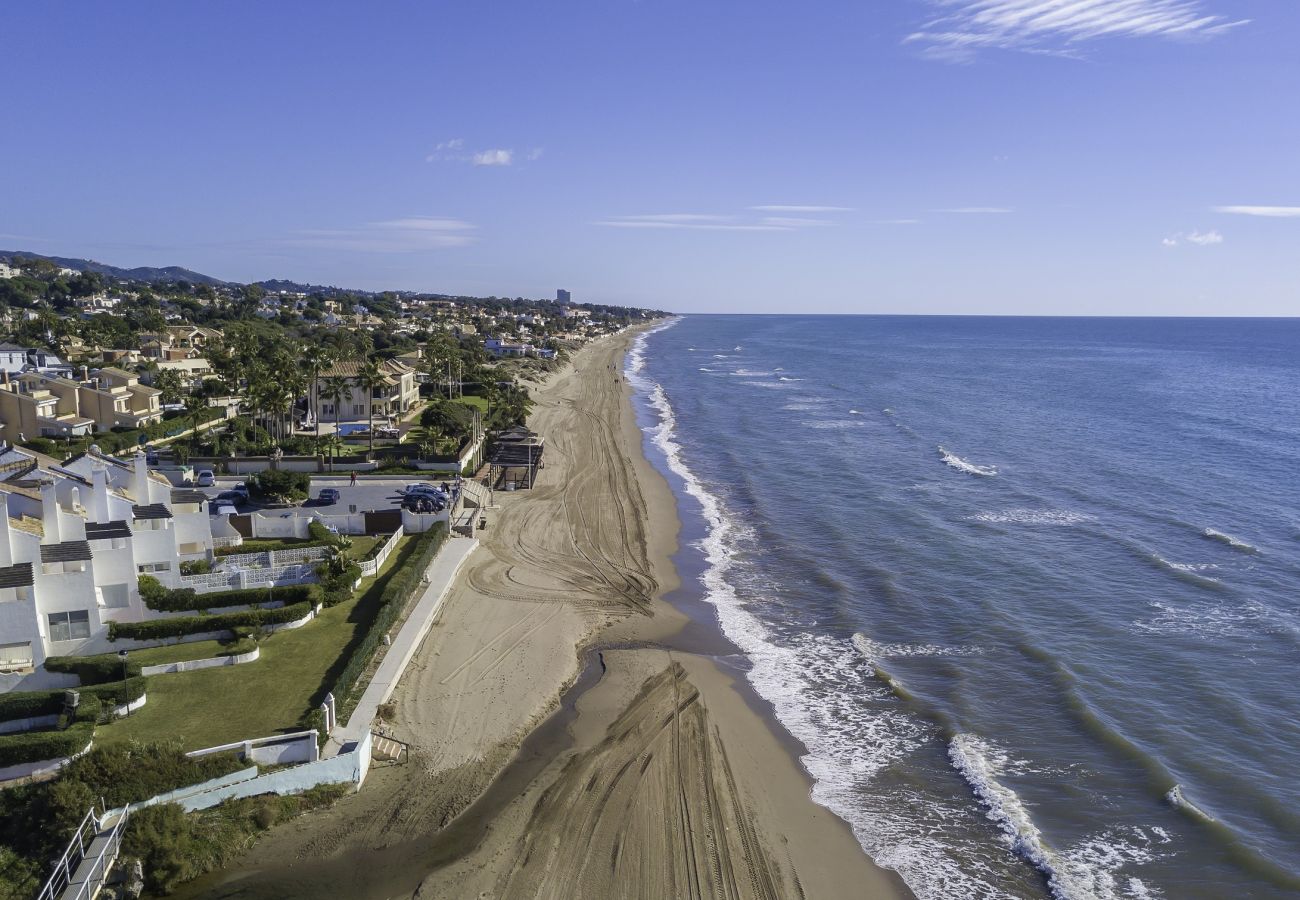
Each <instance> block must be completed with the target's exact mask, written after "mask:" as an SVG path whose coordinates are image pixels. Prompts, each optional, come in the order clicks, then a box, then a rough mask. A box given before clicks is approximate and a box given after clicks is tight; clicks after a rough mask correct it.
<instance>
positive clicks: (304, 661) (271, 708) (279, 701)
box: [95, 537, 415, 749]
mask: <svg viewBox="0 0 1300 900" xmlns="http://www.w3.org/2000/svg"><path fill="white" fill-rule="evenodd" d="M414 543H415V538H413V537H403V538H402V539H401V543H399V545H398V547H397V549H396V550H395V551H394V553H393V555H392V556H390V557H389V558H388V560H387V562H385V564H384V566H383V568H382V569H381V570H380V573H379V575H378V576H377V577H374V578H368V579H365V580H364V581H362V584H361V587H360V589H359V590H358V591H357V592H356V593H355V594H353V595H351V596H349V597H348V598H347V599H345V600H343V601H342V602H339V603H337V604H336V605H334V606H332V607H329V608H327V609H325V610H323V611H322V612H321V614H320V615H319V616H317V617H316V619H315V620H313V621H312V622H311V623H310V624H308V625H307V626H305V627H303V628H296V629H293V630H292V631H283V632H279V633H277V634H272V635H269V636H267V637H265V638H262V639H261V640H260V641H259V645H260V647H261V650H262V653H261V658H260V659H259V660H258V661H257V662H255V663H250V664H249V665H246V666H230V667H227V668H219V669H201V670H198V671H194V672H178V673H176V674H174V675H165V676H159V677H155V678H151V679H150V680H149V702H148V704H146V705H145V706H144V707H143V708H142V709H140V710H138V711H137V712H134V713H132V714H131V716H130V717H128V718H123V719H118V720H116V721H114V722H111V723H109V724H107V725H101V726H100V727H99V729H98V730H97V732H96V734H95V743H96V746H100V745H115V744H121V743H124V742H126V741H129V740H131V739H133V738H140V739H148V738H150V737H153V736H157V735H169V736H175V737H176V738H177V739H178V740H180V741H181V742H182V744H183V746H184V747H185V748H186V749H198V748H200V747H211V746H214V745H217V744H223V743H228V742H230V741H237V740H242V739H244V738H250V737H259V736H261V735H267V734H274V733H275V732H277V731H292V730H296V729H298V728H302V727H305V726H307V725H308V724H309V723H310V722H311V721H312V720H311V718H310V714H311V713H312V711H314V710H315V709H316V707H317V706H319V705H320V703H321V701H322V700H324V698H325V695H326V694H327V693H328V692H329V691H330V690H331V689H332V688H333V687H334V685H335V683H336V681H337V680H338V673H339V672H340V671H341V670H342V668H343V666H344V664H345V663H346V662H347V660H349V659H351V658H352V655H353V652H354V650H355V649H356V647H357V646H358V645H359V644H360V642H361V641H362V640H363V638H364V637H365V636H366V635H367V634H368V633H369V632H370V629H371V625H372V624H373V622H374V621H375V618H376V615H377V613H378V611H379V608H380V598H381V596H382V595H383V593H384V590H385V588H386V587H387V585H388V583H389V581H390V580H391V579H392V578H393V576H394V574H395V573H396V572H398V571H399V567H400V570H404V569H405V568H407V567H408V564H409V563H410V560H411V557H412V552H411V551H412V549H413V547H414ZM167 649H170V648H167Z"/></svg>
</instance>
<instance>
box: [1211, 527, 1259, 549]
mask: <svg viewBox="0 0 1300 900" xmlns="http://www.w3.org/2000/svg"><path fill="white" fill-rule="evenodd" d="M1201 534H1203V535H1205V537H1207V538H1209V539H1210V540H1212V541H1218V542H1219V543H1220V544H1227V545H1228V546H1229V547H1231V548H1232V549H1233V550H1240V551H1241V552H1242V553H1258V552H1259V548H1258V547H1256V546H1254V545H1253V544H1248V543H1246V542H1245V541H1242V540H1238V539H1237V538H1235V537H1233V536H1232V535H1230V534H1224V533H1223V532H1222V531H1217V530H1215V529H1213V528H1207V529H1205V530H1204V531H1203V532H1201Z"/></svg>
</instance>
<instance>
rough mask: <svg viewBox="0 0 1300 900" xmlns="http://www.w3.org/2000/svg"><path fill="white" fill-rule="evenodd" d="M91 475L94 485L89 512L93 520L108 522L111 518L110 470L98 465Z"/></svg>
mask: <svg viewBox="0 0 1300 900" xmlns="http://www.w3.org/2000/svg"><path fill="white" fill-rule="evenodd" d="M90 475H91V482H92V484H93V487H92V488H91V495H90V509H88V510H87V512H88V513H89V514H90V519H91V521H92V522H100V523H103V522H107V521H108V519H109V513H108V470H107V469H105V468H104V467H103V466H96V467H95V468H94V470H93V471H92V472H91V473H90Z"/></svg>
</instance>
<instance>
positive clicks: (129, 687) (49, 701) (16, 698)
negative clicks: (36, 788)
mask: <svg viewBox="0 0 1300 900" xmlns="http://www.w3.org/2000/svg"><path fill="white" fill-rule="evenodd" d="M119 665H121V664H120V663H119ZM119 671H120V669H119ZM144 688H145V679H144V676H143V675H139V674H136V675H133V676H132V677H130V678H128V679H126V680H125V681H114V682H110V683H108V684H95V685H87V686H85V687H79V688H75V690H76V691H78V692H79V693H80V694H81V702H82V703H83V704H84V703H86V702H87V701H88V700H89V699H91V698H94V699H97V700H99V701H100V702H102V703H112V704H113V705H114V706H123V705H125V704H127V703H130V702H131V701H132V700H138V699H140V698H141V697H143V696H144ZM64 694H65V691H64V690H55V691H13V692H10V693H7V694H0V722H8V721H10V720H12V719H31V718H34V717H36V716H52V715H57V714H58V713H61V712H63V696H64ZM37 758H40V757H37Z"/></svg>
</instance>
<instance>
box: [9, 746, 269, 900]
mask: <svg viewBox="0 0 1300 900" xmlns="http://www.w3.org/2000/svg"><path fill="white" fill-rule="evenodd" d="M242 767H243V764H242V763H240V762H239V761H238V760H237V759H236V758H235V757H234V756H233V755H230V754H214V755H212V756H205V757H202V758H200V759H190V758H189V757H187V756H185V754H184V753H183V752H181V749H180V747H179V746H178V745H176V744H134V743H132V744H122V745H118V746H115V747H100V746H96V747H95V748H94V749H93V750H91V751H90V752H89V753H87V754H86V755H85V756H83V757H81V758H80V759H76V760H73V761H72V762H71V763H69V764H68V765H67V766H66V767H65V768H64V769H63V770H62V772H61V773H60V776H59V778H58V779H57V780H55V781H47V782H42V783H39V784H26V785H20V786H18V787H14V788H10V789H8V790H6V791H0V896H3V897H30V896H33V895H35V893H36V891H37V890H38V889H39V887H40V885H41V882H42V881H43V880H44V878H45V877H46V875H47V874H48V873H47V872H46V866H47V865H48V864H49V861H51V860H55V859H58V857H59V855H60V854H62V853H63V849H64V847H65V846H67V843H68V841H69V839H70V838H71V837H72V831H73V829H75V828H76V827H77V825H78V824H79V823H80V822H81V820H82V817H83V816H85V814H86V811H87V810H88V809H90V807H91V805H92V804H98V803H99V801H100V800H101V798H102V799H103V801H104V802H105V803H106V804H107V805H108V807H109V808H115V807H119V806H123V805H125V804H127V803H138V802H139V801H141V800H147V799H148V798H150V797H153V796H155V795H157V794H161V793H165V792H167V791H171V790H175V789H176V788H179V787H184V786H186V785H190V784H197V783H199V782H202V781H207V780H209V779H212V778H218V777H220V776H222V775H226V774H229V773H230V772H234V771H238V770H239V769H240V768H242Z"/></svg>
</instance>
